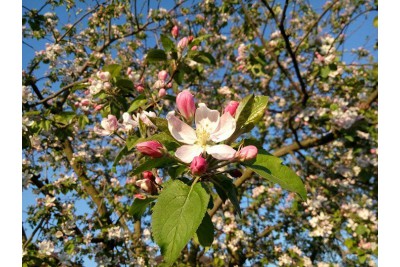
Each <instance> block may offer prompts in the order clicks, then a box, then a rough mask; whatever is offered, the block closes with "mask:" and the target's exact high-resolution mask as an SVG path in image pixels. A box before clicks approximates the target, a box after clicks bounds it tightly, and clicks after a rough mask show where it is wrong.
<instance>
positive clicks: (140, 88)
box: [135, 83, 144, 93]
mask: <svg viewBox="0 0 400 267" xmlns="http://www.w3.org/2000/svg"><path fill="white" fill-rule="evenodd" d="M135 89H136V90H137V91H138V92H139V93H141V92H143V91H144V86H143V84H141V83H139V84H136V85H135Z"/></svg>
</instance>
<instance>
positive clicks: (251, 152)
mask: <svg viewBox="0 0 400 267" xmlns="http://www.w3.org/2000/svg"><path fill="white" fill-rule="evenodd" d="M257 154H258V149H257V148H256V147H255V146H245V147H243V148H242V149H241V150H239V152H237V155H236V158H237V159H238V160H239V161H247V160H252V159H255V158H256V157H257Z"/></svg>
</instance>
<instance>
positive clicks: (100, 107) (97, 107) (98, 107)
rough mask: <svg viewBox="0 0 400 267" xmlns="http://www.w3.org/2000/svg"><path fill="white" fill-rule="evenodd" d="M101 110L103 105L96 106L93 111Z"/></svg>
mask: <svg viewBox="0 0 400 267" xmlns="http://www.w3.org/2000/svg"><path fill="white" fill-rule="evenodd" d="M102 108H103V105H96V106H95V107H94V111H99V110H101V109H102Z"/></svg>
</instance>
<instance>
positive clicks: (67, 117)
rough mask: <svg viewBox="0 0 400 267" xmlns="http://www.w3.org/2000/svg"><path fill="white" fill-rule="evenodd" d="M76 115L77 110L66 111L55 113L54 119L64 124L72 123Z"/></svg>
mask: <svg viewBox="0 0 400 267" xmlns="http://www.w3.org/2000/svg"><path fill="white" fill-rule="evenodd" d="M75 117H76V114H75V112H73V111H65V112H61V113H59V114H56V115H54V121H55V122H57V123H61V124H64V125H67V124H71V123H72V120H73V119H74V118H75Z"/></svg>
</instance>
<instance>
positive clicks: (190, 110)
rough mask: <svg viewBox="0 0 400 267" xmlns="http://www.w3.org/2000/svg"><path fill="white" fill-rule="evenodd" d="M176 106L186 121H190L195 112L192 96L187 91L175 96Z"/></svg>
mask: <svg viewBox="0 0 400 267" xmlns="http://www.w3.org/2000/svg"><path fill="white" fill-rule="evenodd" d="M176 106H177V107H178V110H179V112H180V113H181V114H182V116H183V117H184V118H185V119H186V120H187V121H192V119H193V117H194V114H195V112H196V106H195V104H194V96H193V95H192V94H191V93H190V91H189V90H183V91H182V92H180V93H179V94H178V95H177V96H176Z"/></svg>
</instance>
